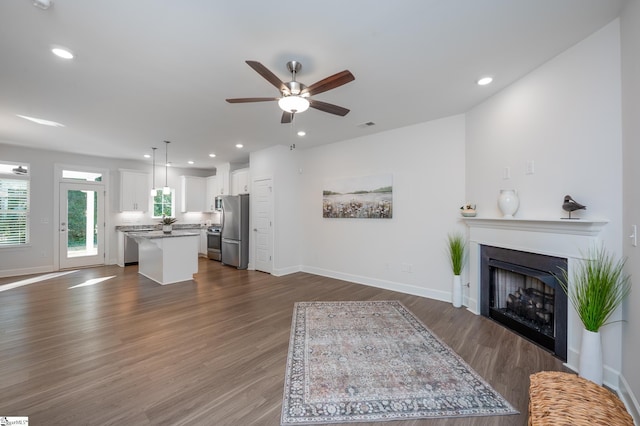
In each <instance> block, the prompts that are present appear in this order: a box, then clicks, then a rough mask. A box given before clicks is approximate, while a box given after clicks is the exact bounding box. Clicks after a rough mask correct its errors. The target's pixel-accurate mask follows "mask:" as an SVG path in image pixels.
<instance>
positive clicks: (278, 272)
mask: <svg viewBox="0 0 640 426" xmlns="http://www.w3.org/2000/svg"><path fill="white" fill-rule="evenodd" d="M296 272H302V266H300V265H296V266H289V267H286V268H273V271H272V272H271V275H273V276H275V277H282V276H284V275H289V274H295V273H296Z"/></svg>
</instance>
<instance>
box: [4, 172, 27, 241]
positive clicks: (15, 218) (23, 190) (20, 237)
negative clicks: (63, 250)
mask: <svg viewBox="0 0 640 426" xmlns="http://www.w3.org/2000/svg"><path fill="white" fill-rule="evenodd" d="M27 243H29V167H28V166H27V165H25V164H11V163H4V162H2V163H0V247H3V246H16V245H21V244H27Z"/></svg>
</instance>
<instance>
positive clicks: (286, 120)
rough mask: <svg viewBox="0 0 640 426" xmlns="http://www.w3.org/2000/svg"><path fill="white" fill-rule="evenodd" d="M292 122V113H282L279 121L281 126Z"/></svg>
mask: <svg viewBox="0 0 640 426" xmlns="http://www.w3.org/2000/svg"><path fill="white" fill-rule="evenodd" d="M292 121H293V113H292V112H287V111H283V112H282V119H281V120H280V122H281V123H282V124H287V123H291V122H292Z"/></svg>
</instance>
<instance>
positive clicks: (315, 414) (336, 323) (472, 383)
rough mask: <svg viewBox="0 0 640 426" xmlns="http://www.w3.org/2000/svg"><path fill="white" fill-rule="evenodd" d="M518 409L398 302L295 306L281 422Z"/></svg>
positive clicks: (474, 413) (459, 414) (370, 419)
mask: <svg viewBox="0 0 640 426" xmlns="http://www.w3.org/2000/svg"><path fill="white" fill-rule="evenodd" d="M517 413H518V412H517V411H516V410H515V409H514V408H513V407H512V406H511V405H510V404H509V403H508V402H507V401H506V400H505V399H504V398H503V397H502V396H501V395H500V394H499V393H498V392H496V391H495V390H494V389H493V388H492V387H491V386H490V385H489V384H488V383H487V382H485V381H484V379H482V378H481V377H480V376H479V375H478V374H477V373H476V372H475V371H473V369H472V368H471V367H470V366H469V365H468V364H467V363H466V362H465V361H464V360H463V359H462V358H460V357H459V356H458V355H457V354H456V353H455V352H454V351H453V350H452V349H451V348H449V347H448V346H447V345H445V344H444V343H443V342H442V341H441V340H440V339H439V338H438V337H436V336H435V335H434V334H433V333H432V332H431V331H430V330H429V329H428V328H427V327H426V326H425V325H424V324H422V322H420V320H418V319H417V318H416V317H415V316H414V315H413V314H412V313H411V312H409V310H407V309H406V308H405V307H404V306H403V305H402V303H400V302H398V301H371V302H299V303H296V304H295V307H294V312H293V321H292V325H291V338H290V341H289V354H288V358H287V370H286V376H285V388H284V400H283V404H282V420H281V424H282V425H301V424H323V423H349V422H375V421H386V420H411V419H425V418H436V417H438V418H441V417H465V416H495V415H504V414H517Z"/></svg>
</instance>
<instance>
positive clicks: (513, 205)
mask: <svg viewBox="0 0 640 426" xmlns="http://www.w3.org/2000/svg"><path fill="white" fill-rule="evenodd" d="M519 206H520V199H519V198H518V194H517V193H516V190H515V189H501V190H500V196H499V197H498V207H500V211H501V212H502V217H503V218H505V219H513V215H514V214H515V212H517V211H518V207H519Z"/></svg>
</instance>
